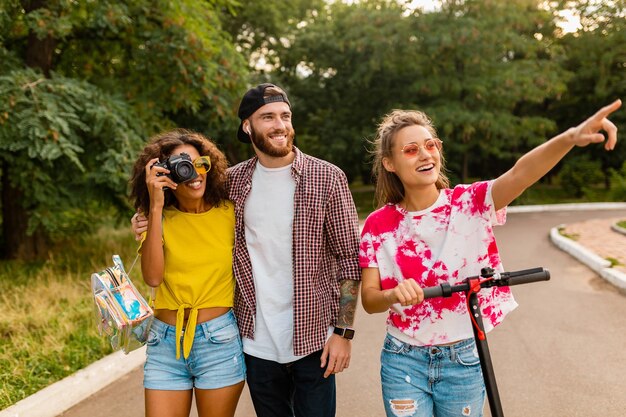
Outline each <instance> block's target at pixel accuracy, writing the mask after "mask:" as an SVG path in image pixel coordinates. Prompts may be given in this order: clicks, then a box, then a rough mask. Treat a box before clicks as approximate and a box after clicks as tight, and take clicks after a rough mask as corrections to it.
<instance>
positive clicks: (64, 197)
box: [0, 69, 142, 236]
mask: <svg viewBox="0 0 626 417" xmlns="http://www.w3.org/2000/svg"><path fill="white" fill-rule="evenodd" d="M0 96H2V97H5V98H6V100H2V101H0V161H2V162H3V165H4V166H5V169H6V171H5V172H3V175H6V176H7V177H8V179H9V181H10V183H11V185H12V186H13V187H15V188H18V189H20V190H22V191H23V197H24V201H25V202H27V203H26V204H23V206H24V207H23V208H24V209H25V210H27V211H28V214H29V215H30V224H29V230H30V231H31V232H32V231H33V230H34V229H36V228H37V227H39V226H43V227H44V228H45V230H47V231H48V232H49V234H51V235H52V236H55V235H59V234H63V233H64V232H65V233H67V232H69V231H72V232H73V231H76V230H75V228H74V227H72V226H79V225H80V226H82V227H86V226H89V225H90V224H91V223H93V222H94V213H93V209H94V208H95V203H96V202H97V203H98V204H101V205H104V206H106V205H107V204H110V203H111V202H116V203H117V204H118V205H121V206H124V203H123V202H124V201H125V190H126V182H127V179H128V171H129V167H130V166H131V165H132V162H133V160H134V158H135V152H136V150H137V149H138V147H139V146H140V145H141V142H142V141H141V138H140V133H139V132H140V129H139V128H138V127H137V125H136V123H135V121H134V118H133V112H132V109H131V108H130V107H129V106H128V105H127V104H126V103H124V102H123V101H122V100H120V99H118V98H116V97H112V96H111V95H109V94H107V93H105V92H103V91H102V90H99V89H98V88H96V87H95V86H93V85H90V84H89V83H87V82H84V81H78V80H74V79H70V78H65V77H62V76H56V74H54V75H53V76H52V78H49V79H47V78H44V77H43V76H42V75H41V74H40V73H38V72H36V71H34V70H31V69H23V70H15V71H13V72H11V73H8V74H7V75H4V76H0ZM90 209H91V210H90ZM74 220H75V221H74Z"/></svg>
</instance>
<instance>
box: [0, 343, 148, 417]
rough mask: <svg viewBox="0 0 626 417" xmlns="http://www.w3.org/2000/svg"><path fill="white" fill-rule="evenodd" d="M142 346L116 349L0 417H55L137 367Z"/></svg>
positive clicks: (140, 357) (142, 351) (0, 413)
mask: <svg viewBox="0 0 626 417" xmlns="http://www.w3.org/2000/svg"><path fill="white" fill-rule="evenodd" d="M145 358H146V349H145V347H142V348H140V349H137V350H134V351H132V352H130V353H129V354H128V355H125V354H124V353H123V352H121V351H118V352H115V353H112V354H110V355H108V356H105V357H104V358H102V359H100V360H98V361H96V362H94V363H92V364H91V365H89V366H87V367H86V368H84V369H81V370H79V371H77V372H75V373H73V374H72V375H70V376H68V377H66V378H63V379H62V380H60V381H58V382H55V383H54V384H52V385H49V386H47V387H46V388H44V389H42V390H40V391H38V392H36V393H35V394H33V395H31V396H29V397H26V398H24V399H23V400H21V401H19V402H17V403H15V404H13V405H12V406H11V407H9V408H6V409H4V410H2V411H0V417H56V416H58V415H59V414H61V413H63V412H65V411H67V410H68V409H70V408H72V407H73V406H75V405H76V404H78V403H80V402H81V401H83V400H85V399H86V398H88V397H90V396H91V395H93V394H94V393H96V392H98V391H100V390H101V389H103V388H105V387H106V386H107V385H109V384H111V383H113V382H115V381H116V380H118V379H119V378H121V377H122V376H124V375H126V374H127V373H129V372H131V371H133V370H134V369H136V368H137V367H138V366H140V365H141V364H142V363H143V362H144V361H145Z"/></svg>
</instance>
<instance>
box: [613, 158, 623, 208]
mask: <svg viewBox="0 0 626 417" xmlns="http://www.w3.org/2000/svg"><path fill="white" fill-rule="evenodd" d="M611 197H612V198H613V199H614V200H615V201H626V162H624V163H623V164H622V167H621V169H620V170H611Z"/></svg>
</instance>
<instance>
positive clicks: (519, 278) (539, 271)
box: [502, 268, 550, 286]
mask: <svg viewBox="0 0 626 417" xmlns="http://www.w3.org/2000/svg"><path fill="white" fill-rule="evenodd" d="M502 279H503V281H505V282H506V285H509V286H511V285H520V284H529V283H531V282H539V281H548V280H549V279H550V271H548V270H547V269H543V268H535V269H528V270H525V271H516V272H511V273H509V276H508V277H506V276H505V274H502Z"/></svg>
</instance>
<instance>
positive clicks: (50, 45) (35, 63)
mask: <svg viewBox="0 0 626 417" xmlns="http://www.w3.org/2000/svg"><path fill="white" fill-rule="evenodd" d="M47 3H48V2H47V1H46V0H30V1H28V0H23V1H22V7H23V8H24V11H25V12H26V14H28V13H30V12H32V11H34V10H37V9H41V8H43V7H45V6H46V5H47ZM55 46H56V39H54V38H53V37H52V35H47V36H46V37H44V38H41V39H39V38H38V37H37V35H36V34H35V33H33V32H30V33H29V34H28V46H27V48H26V56H25V61H26V65H28V66H29V67H31V68H38V69H40V70H41V71H42V72H43V73H44V75H45V76H46V77H47V78H49V77H50V70H51V69H52V57H53V56H54V55H53V54H54V48H55Z"/></svg>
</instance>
